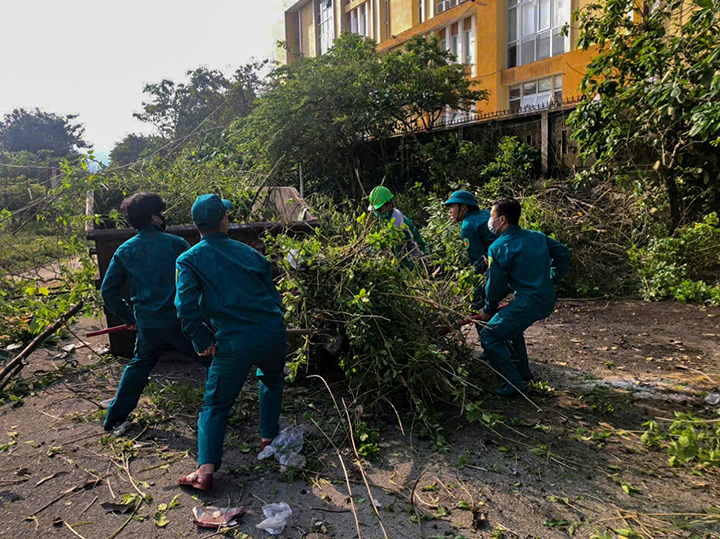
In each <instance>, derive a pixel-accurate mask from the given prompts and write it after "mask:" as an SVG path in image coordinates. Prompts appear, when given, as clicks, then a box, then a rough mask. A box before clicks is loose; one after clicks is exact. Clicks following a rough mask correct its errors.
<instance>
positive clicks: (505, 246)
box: [480, 225, 570, 389]
mask: <svg viewBox="0 0 720 539" xmlns="http://www.w3.org/2000/svg"><path fill="white" fill-rule="evenodd" d="M489 264H490V267H489V268H488V281H487V285H486V299H485V307H484V311H485V313H487V314H489V315H494V316H493V317H492V318H491V319H490V321H489V322H488V323H487V325H486V326H485V328H484V329H483V330H482V331H481V332H480V342H481V343H482V346H483V349H484V350H485V354H486V356H487V357H488V358H489V360H490V363H491V365H492V366H493V368H494V369H495V370H496V371H498V372H499V373H500V374H501V375H502V377H504V378H505V379H506V380H507V381H508V382H510V383H511V384H513V385H514V386H516V387H517V388H521V389H522V388H524V387H525V383H524V381H523V378H525V379H527V378H529V377H530V368H529V365H528V355H527V347H526V346H525V337H524V336H523V332H524V331H525V330H526V329H527V328H528V327H530V326H531V325H532V324H533V323H534V322H536V321H538V320H541V319H543V318H546V317H547V316H549V315H550V313H552V312H553V309H554V308H555V286H556V285H557V284H558V283H559V282H560V280H561V279H562V278H563V277H564V276H565V274H566V273H567V272H568V270H569V269H570V251H569V250H568V248H567V247H565V246H564V245H563V244H562V243H560V242H557V241H555V240H553V239H551V238H548V237H547V236H546V235H545V234H543V233H541V232H536V231H533V230H525V229H523V228H520V227H519V226H517V225H516V226H511V227H509V228H508V229H506V230H505V231H504V232H503V233H502V234H501V235H500V237H499V238H498V239H497V240H496V241H495V242H494V243H493V244H492V245H491V246H490V250H489ZM510 292H514V293H515V297H514V299H513V300H512V301H511V302H510V304H509V305H508V306H507V307H505V308H504V309H502V310H500V311H498V304H499V303H500V301H502V299H503V298H505V296H507V295H508V294H509V293H510ZM510 347H512V350H510ZM513 360H515V361H516V362H517V366H516V365H514V364H513Z"/></svg>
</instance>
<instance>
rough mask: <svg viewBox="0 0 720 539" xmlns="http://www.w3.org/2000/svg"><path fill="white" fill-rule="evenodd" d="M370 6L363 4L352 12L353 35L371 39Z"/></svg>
mask: <svg viewBox="0 0 720 539" xmlns="http://www.w3.org/2000/svg"><path fill="white" fill-rule="evenodd" d="M367 7H368V4H367V3H365V4H362V5H360V6H358V7H356V8H355V9H353V10H352V11H351V12H350V31H351V32H352V33H353V34H359V35H361V36H365V37H370V25H369V24H368V22H369V21H368V19H369V13H368V9H367Z"/></svg>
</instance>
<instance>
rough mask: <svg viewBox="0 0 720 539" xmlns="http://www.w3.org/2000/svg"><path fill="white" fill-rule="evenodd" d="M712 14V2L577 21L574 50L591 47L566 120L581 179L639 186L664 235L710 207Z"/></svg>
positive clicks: (715, 199) (591, 15)
mask: <svg viewBox="0 0 720 539" xmlns="http://www.w3.org/2000/svg"><path fill="white" fill-rule="evenodd" d="M718 14H720V0H695V1H694V3H693V4H688V3H687V2H685V1H683V0H668V1H667V2H657V3H654V4H652V5H651V4H647V3H646V4H645V5H644V6H643V7H642V9H639V8H638V7H637V6H636V4H635V2H634V1H633V0H606V1H605V2H604V3H603V4H590V5H589V6H587V7H586V8H584V9H583V11H581V12H580V13H578V14H577V16H578V17H579V20H580V39H579V43H578V45H579V47H581V48H583V49H585V50H587V49H589V48H590V47H593V46H598V47H599V53H598V54H597V55H596V56H595V57H594V58H593V60H592V61H591V62H590V65H589V66H588V69H587V73H586V75H585V77H584V78H583V81H582V85H581V89H582V91H583V94H584V95H585V96H587V98H588V99H587V100H586V101H584V102H583V103H581V104H580V105H579V106H578V107H577V109H576V110H575V111H574V112H573V113H572V114H571V116H570V120H569V123H570V125H571V126H572V127H573V129H574V133H573V136H574V138H575V139H576V140H577V142H578V144H579V147H580V149H581V151H582V155H583V157H585V158H594V159H595V161H594V162H593V163H592V166H591V168H590V171H589V174H590V175H593V176H597V177H604V178H609V179H613V180H615V181H618V180H620V181H623V180H626V181H629V182H631V181H635V182H639V185H640V186H641V188H642V189H644V190H645V191H646V194H647V195H649V197H648V200H649V201H650V203H657V204H658V206H660V207H663V206H665V207H667V208H668V214H669V223H670V225H671V228H672V229H675V228H677V227H678V226H680V225H681V224H682V223H683V222H687V221H691V220H693V219H697V218H698V217H700V216H701V215H703V214H704V213H706V212H707V211H711V210H712V208H717V207H718V203H719V202H720V39H718V35H720V16H719V15H718ZM663 201H665V202H664V203H663Z"/></svg>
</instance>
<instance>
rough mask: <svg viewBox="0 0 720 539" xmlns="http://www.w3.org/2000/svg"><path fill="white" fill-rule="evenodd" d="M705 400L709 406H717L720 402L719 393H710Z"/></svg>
mask: <svg viewBox="0 0 720 539" xmlns="http://www.w3.org/2000/svg"><path fill="white" fill-rule="evenodd" d="M705 402H707V403H708V404H709V405H710V406H717V405H718V404H720V393H710V394H709V395H708V396H707V397H705Z"/></svg>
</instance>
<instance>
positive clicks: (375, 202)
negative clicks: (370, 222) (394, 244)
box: [368, 185, 427, 257]
mask: <svg viewBox="0 0 720 539" xmlns="http://www.w3.org/2000/svg"><path fill="white" fill-rule="evenodd" d="M368 198H369V202H370V206H368V211H371V212H373V214H374V215H375V217H377V218H378V219H384V220H386V221H392V222H393V225H394V226H396V227H397V228H401V229H402V230H403V231H404V232H405V237H406V239H407V244H408V252H409V253H410V255H411V256H415V257H419V256H422V255H424V254H425V253H426V252H427V249H426V246H425V240H423V237H422V236H421V235H420V231H419V230H418V229H417V227H416V226H415V225H414V224H413V223H412V221H411V220H410V219H408V218H407V217H405V215H403V214H402V212H401V211H400V210H398V209H397V208H396V207H395V206H394V205H393V202H392V200H393V198H395V196H394V195H393V194H392V192H391V191H390V189H388V188H387V187H385V186H384V185H378V186H377V187H375V188H374V189H373V190H372V191H371V192H370V196H369V197H368Z"/></svg>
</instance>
